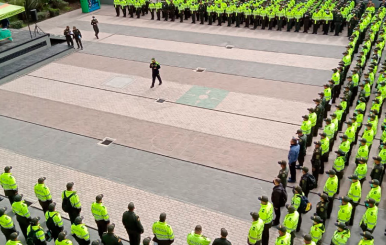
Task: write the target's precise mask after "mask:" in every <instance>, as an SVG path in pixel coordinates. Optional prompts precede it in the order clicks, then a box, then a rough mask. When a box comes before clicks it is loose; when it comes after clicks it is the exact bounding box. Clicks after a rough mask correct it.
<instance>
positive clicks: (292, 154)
mask: <svg viewBox="0 0 386 245" xmlns="http://www.w3.org/2000/svg"><path fill="white" fill-rule="evenodd" d="M299 151H300V146H299V145H298V141H297V140H296V139H295V138H292V139H291V146H290V150H289V152H288V164H289V169H290V174H291V176H290V178H289V180H288V183H295V182H296V161H297V160H298V157H299Z"/></svg>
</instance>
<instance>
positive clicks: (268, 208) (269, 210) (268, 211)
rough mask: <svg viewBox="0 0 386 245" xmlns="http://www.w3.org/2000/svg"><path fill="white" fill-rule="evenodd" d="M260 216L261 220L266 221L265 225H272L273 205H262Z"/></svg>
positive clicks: (268, 203)
mask: <svg viewBox="0 0 386 245" xmlns="http://www.w3.org/2000/svg"><path fill="white" fill-rule="evenodd" d="M259 216H260V219H262V220H263V221H264V224H269V223H271V221H272V219H273V206H272V203H270V202H267V204H265V205H263V204H261V207H260V210H259Z"/></svg>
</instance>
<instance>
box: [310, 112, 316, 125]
mask: <svg viewBox="0 0 386 245" xmlns="http://www.w3.org/2000/svg"><path fill="white" fill-rule="evenodd" d="M317 118H318V116H317V115H316V113H315V112H312V113H310V114H309V115H308V120H309V121H310V122H311V127H314V126H315V125H316V120H317Z"/></svg>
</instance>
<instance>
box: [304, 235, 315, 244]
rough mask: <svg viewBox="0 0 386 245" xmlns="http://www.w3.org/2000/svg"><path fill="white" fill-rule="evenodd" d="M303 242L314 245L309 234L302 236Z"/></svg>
mask: <svg viewBox="0 0 386 245" xmlns="http://www.w3.org/2000/svg"><path fill="white" fill-rule="evenodd" d="M303 242H304V244H306V245H307V244H310V245H316V243H315V242H314V241H313V240H312V238H311V235H310V234H307V235H304V236H303Z"/></svg>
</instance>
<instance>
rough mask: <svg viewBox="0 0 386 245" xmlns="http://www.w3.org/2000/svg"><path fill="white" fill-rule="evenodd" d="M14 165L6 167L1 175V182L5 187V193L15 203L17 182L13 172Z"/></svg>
mask: <svg viewBox="0 0 386 245" xmlns="http://www.w3.org/2000/svg"><path fill="white" fill-rule="evenodd" d="M11 169H12V166H6V167H5V168H4V173H2V174H1V175H0V184H1V187H3V189H4V195H5V196H6V197H8V199H9V202H10V203H11V205H12V203H13V198H14V197H15V195H16V194H17V184H16V180H15V177H13V176H12V173H11Z"/></svg>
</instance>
